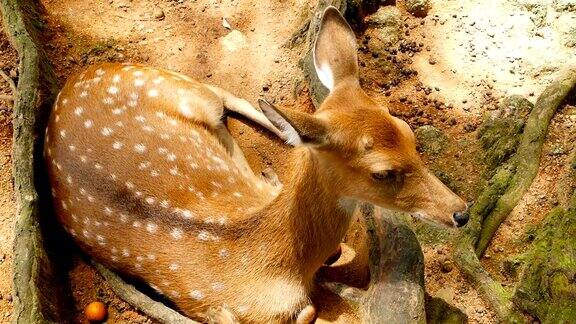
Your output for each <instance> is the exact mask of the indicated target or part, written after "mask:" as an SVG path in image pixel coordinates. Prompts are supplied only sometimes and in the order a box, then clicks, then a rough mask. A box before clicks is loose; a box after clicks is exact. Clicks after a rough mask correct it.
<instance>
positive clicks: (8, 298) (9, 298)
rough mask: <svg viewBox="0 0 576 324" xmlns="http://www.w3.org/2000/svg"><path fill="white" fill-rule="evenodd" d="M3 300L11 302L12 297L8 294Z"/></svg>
mask: <svg viewBox="0 0 576 324" xmlns="http://www.w3.org/2000/svg"><path fill="white" fill-rule="evenodd" d="M5 298H6V300H7V301H8V302H12V295H10V294H8V295H6V297H5Z"/></svg>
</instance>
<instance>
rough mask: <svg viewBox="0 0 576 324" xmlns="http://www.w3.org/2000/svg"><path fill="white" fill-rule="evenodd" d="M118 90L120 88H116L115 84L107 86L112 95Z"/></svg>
mask: <svg viewBox="0 0 576 324" xmlns="http://www.w3.org/2000/svg"><path fill="white" fill-rule="evenodd" d="M119 91H120V89H118V87H116V86H111V87H109V88H108V93H109V94H112V95H115V94H117V93H118V92H119Z"/></svg>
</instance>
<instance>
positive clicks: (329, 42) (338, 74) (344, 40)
mask: <svg viewBox="0 0 576 324" xmlns="http://www.w3.org/2000/svg"><path fill="white" fill-rule="evenodd" d="M357 52H358V49H357V45H356V36H355V35H354V32H353V31H352V28H350V25H348V23H347V22H346V20H345V19H344V17H342V15H341V14H340V12H339V11H338V9H336V8H334V7H332V6H330V7H328V8H326V10H324V14H323V15H322V22H321V23H320V30H319V31H318V36H316V43H315V44H314V50H313V57H314V67H315V68H316V74H317V75H318V78H319V79H320V81H321V82H322V84H323V85H324V86H325V87H326V88H328V89H329V90H330V91H332V90H333V89H334V87H335V86H336V85H337V84H338V83H339V82H342V80H344V79H347V78H353V79H355V80H358V53H357Z"/></svg>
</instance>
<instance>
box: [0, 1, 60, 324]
mask: <svg viewBox="0 0 576 324" xmlns="http://www.w3.org/2000/svg"><path fill="white" fill-rule="evenodd" d="M1 9H2V16H3V22H4V27H5V30H6V31H7V32H8V34H9V36H10V39H11V43H12V44H13V46H14V47H15V48H16V50H17V51H18V55H19V60H20V64H19V72H20V73H19V76H20V77H19V80H18V84H17V86H16V91H15V93H14V96H15V98H14V108H13V127H14V130H13V155H12V156H13V178H14V191H15V199H16V216H15V218H16V229H15V241H14V250H13V252H14V269H13V271H14V277H13V280H14V306H15V314H14V322H16V323H38V322H42V323H47V322H61V321H62V320H63V317H62V313H61V312H60V305H61V304H62V303H63V301H62V300H63V298H62V295H61V294H59V293H58V292H59V291H60V290H59V286H58V281H57V278H56V277H55V276H54V272H55V271H56V270H55V267H54V266H53V265H52V264H51V262H50V259H49V255H48V253H47V252H46V250H45V241H44V240H43V239H42V235H41V228H40V221H39V220H40V206H41V200H40V198H39V197H40V195H39V188H38V179H37V175H38V174H41V171H39V170H40V168H39V166H40V164H41V155H40V154H38V153H39V148H40V143H41V138H42V136H41V134H39V133H38V131H39V130H41V129H42V128H43V127H42V126H43V125H45V123H44V122H45V118H44V116H45V112H46V109H45V108H46V103H49V102H50V101H51V99H50V97H51V95H52V94H53V92H52V90H53V89H54V88H55V87H54V86H55V82H54V78H53V77H52V76H53V74H52V73H51V70H50V67H49V66H48V65H47V64H46V63H45V62H46V59H45V58H44V56H43V53H42V52H41V51H40V50H39V49H38V47H37V45H36V44H37V42H36V40H37V38H36V35H37V32H38V31H37V30H36V29H35V28H34V21H33V20H34V19H38V18H37V17H38V15H37V11H36V3H35V2H34V1H22V0H2V2H1Z"/></svg>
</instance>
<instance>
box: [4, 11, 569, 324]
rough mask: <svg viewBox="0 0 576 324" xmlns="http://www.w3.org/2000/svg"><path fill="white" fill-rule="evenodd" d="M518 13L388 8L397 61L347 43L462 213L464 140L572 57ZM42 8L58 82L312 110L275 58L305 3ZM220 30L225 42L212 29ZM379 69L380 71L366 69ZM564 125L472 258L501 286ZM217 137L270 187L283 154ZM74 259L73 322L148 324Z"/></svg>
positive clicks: (460, 283) (462, 291)
mask: <svg viewBox="0 0 576 324" xmlns="http://www.w3.org/2000/svg"><path fill="white" fill-rule="evenodd" d="M529 2H530V1H512V0H509V1H508V0H498V1H482V0H472V1H462V0H433V1H431V10H430V12H429V13H428V15H427V16H426V17H425V18H417V17H413V16H411V15H410V14H408V13H407V12H406V11H405V10H404V7H403V1H397V6H398V7H399V8H400V12H401V17H402V35H401V36H402V38H403V39H404V41H403V42H404V43H403V44H404V45H402V46H404V49H405V50H404V51H399V52H398V53H397V54H393V53H389V52H387V53H383V52H375V51H373V50H371V49H370V48H368V47H369V46H368V45H367V44H370V40H369V39H368V38H366V37H365V36H364V35H359V38H358V40H359V43H360V44H361V47H366V50H362V49H361V51H360V62H361V66H362V68H361V82H362V85H363V86H364V88H365V89H366V91H367V92H368V93H369V94H370V95H371V96H372V97H373V98H374V99H375V100H377V101H378V102H381V103H382V104H383V105H386V106H388V107H389V109H390V111H391V112H392V113H393V114H394V115H397V116H399V117H402V118H404V119H405V120H406V121H407V122H408V123H409V124H410V125H411V126H412V128H413V129H415V128H417V127H419V126H422V125H433V126H435V127H437V128H438V129H440V130H442V131H443V132H444V133H445V134H446V135H447V138H448V143H449V145H448V148H447V149H446V150H444V151H443V152H441V153H440V154H439V155H437V156H429V155H424V156H423V158H424V160H425V161H426V162H427V164H428V165H429V166H430V168H431V169H432V170H433V171H437V172H442V173H443V174H445V175H446V179H443V180H447V181H448V182H449V184H450V186H451V187H452V188H454V189H455V191H456V192H457V193H458V194H460V195H461V196H462V197H464V198H465V199H467V200H469V201H471V200H473V199H474V197H475V196H476V195H477V194H478V191H479V189H480V188H481V186H482V184H483V181H482V174H483V166H482V163H481V158H480V154H481V152H480V151H479V147H478V144H477V140H476V129H477V127H478V125H479V124H480V123H481V120H482V117H483V116H485V115H486V114H490V113H492V112H493V111H494V110H495V109H496V107H497V104H498V102H500V101H501V100H502V98H503V97H505V96H508V95H511V94H521V95H524V96H526V97H527V98H528V99H529V100H530V101H532V102H534V101H535V99H536V97H537V95H538V94H539V93H540V92H541V91H542V90H543V89H544V87H545V86H546V85H547V84H548V83H549V82H550V81H551V80H552V79H553V78H554V76H555V75H556V72H557V71H558V69H559V68H561V67H563V66H564V65H566V64H567V62H568V61H569V60H570V59H571V57H573V56H574V54H575V51H576V50H575V48H574V43H570V42H571V39H569V38H567V37H568V36H567V35H568V34H569V33H568V32H567V31H566V29H568V28H569V27H570V26H572V27H575V26H576V23H571V21H572V20H571V19H576V18H575V17H576V15H575V14H573V13H572V12H570V11H562V10H561V8H560V9H559V8H557V7H553V6H552V4H548V3H547V4H543V7H542V5H534V6H529V5H528V3H529ZM532 2H533V1H532ZM41 3H42V4H43V5H44V6H45V12H44V19H45V21H44V22H43V24H44V40H45V44H46V45H45V49H46V50H47V53H48V56H49V57H50V59H51V60H52V64H53V66H54V68H55V71H56V74H57V76H58V78H59V80H60V81H61V82H64V81H65V79H66V77H67V76H68V75H70V74H71V73H73V72H76V71H78V70H80V69H82V68H83V67H84V66H86V65H89V64H93V63H96V62H101V61H117V62H125V61H132V62H143V63H146V64H149V65H153V66H160V67H164V68H168V69H172V70H175V71H178V72H181V73H184V74H187V75H190V76H192V77H194V78H195V79H198V80H200V81H202V82H207V83H213V84H216V85H219V86H221V87H223V88H226V89H228V90H229V91H231V92H233V93H235V94H237V95H239V96H241V97H244V98H246V99H247V100H249V101H251V102H255V101H256V99H257V98H259V97H261V96H264V97H267V98H270V99H271V100H272V101H274V102H276V103H277V104H280V105H284V106H288V107H293V108H295V109H300V110H305V111H311V110H312V109H313V108H312V103H311V101H310V100H309V98H308V91H307V89H306V86H305V84H304V80H303V77H302V73H301V71H300V69H299V68H298V66H297V64H298V60H299V59H300V58H301V57H302V55H303V53H302V52H301V49H298V48H296V49H289V48H287V47H284V46H282V45H283V44H285V42H286V41H287V40H288V39H289V38H290V36H291V34H292V33H293V32H294V31H295V30H296V29H297V28H298V27H300V25H301V24H302V22H303V21H305V19H306V18H307V17H308V15H309V14H310V12H311V11H312V10H313V8H314V5H315V1H305V0H292V1H281V0H272V1H254V0H244V1H241V0H150V1H133V0H106V1H103V0H77V1H67V0H42V1H41ZM539 6H540V7H539ZM534 8H536V9H538V10H536V9H534ZM79 13H81V14H79ZM224 19H225V21H226V23H228V24H229V25H230V26H231V28H230V29H229V28H226V27H225V26H224V25H225V24H226V23H223V22H224ZM575 21H576V20H575ZM566 25H568V27H566ZM365 45H366V46H365ZM0 51H1V57H0V68H1V69H2V70H3V71H4V72H6V73H7V74H9V75H10V73H12V75H13V76H14V77H16V75H15V74H14V73H15V69H14V67H15V64H16V63H17V62H16V60H17V57H16V54H15V52H14V50H13V49H11V48H10V47H9V45H8V44H7V41H6V39H5V37H4V36H2V38H0ZM385 56H386V57H385ZM383 59H385V60H386V62H387V63H386V64H379V63H378V62H381V61H382V60H383ZM390 61H392V63H390ZM13 71H14V72H13ZM390 71H393V72H392V73H390ZM394 71H396V72H397V73H394ZM9 93H10V91H9V87H8V86H7V84H6V83H5V82H1V83H0V94H9ZM10 112H11V110H10V103H9V102H4V101H0V166H1V170H0V322H5V321H8V320H10V314H11V312H12V308H11V307H12V306H11V302H10V301H9V299H10V298H9V297H10V294H11V280H12V279H11V267H12V264H11V241H12V238H13V223H14V222H13V210H14V201H13V198H12V182H11V178H10V163H11V160H10V146H11V123H10V118H9V115H10ZM575 123H576V107H573V106H571V105H564V106H563V107H561V109H560V110H559V111H558V113H557V114H556V116H555V117H554V119H553V121H552V123H551V126H550V133H549V135H548V138H547V140H546V143H545V146H544V151H543V155H542V162H541V167H540V171H539V174H538V176H537V178H536V179H535V181H534V183H533V184H532V186H531V188H530V190H529V192H528V193H527V194H526V195H525V196H524V198H523V199H522V200H521V202H520V204H519V205H518V206H517V207H516V208H515V209H514V211H513V212H512V214H511V215H510V217H509V218H508V219H507V220H506V221H505V223H504V224H503V225H502V226H501V228H500V229H499V231H498V232H497V234H496V236H495V238H494V240H493V242H492V244H491V246H490V247H489V249H488V252H487V254H486V256H485V257H484V258H483V259H482V262H483V264H484V265H485V266H486V267H487V269H488V270H489V271H490V273H491V274H492V275H494V276H495V277H497V278H498V279H499V280H501V281H503V282H504V283H511V282H512V281H513V280H514V278H509V277H507V276H506V275H505V274H504V273H503V271H502V263H503V261H505V260H506V259H507V258H509V257H511V256H513V255H515V254H516V253H520V252H523V251H524V250H525V249H526V248H527V246H528V245H527V243H526V240H525V235H526V234H525V233H526V231H527V230H528V229H530V228H531V227H534V226H537V224H538V223H539V222H540V221H541V220H542V218H543V216H544V215H545V214H546V213H547V212H548V211H549V210H550V209H551V208H552V207H553V206H555V205H557V204H559V203H562V202H563V199H564V197H563V195H562V193H560V194H557V191H558V190H559V189H560V186H561V184H562V182H563V175H565V174H566V173H567V172H566V171H567V170H566V166H567V161H568V157H569V156H570V155H571V153H572V152H573V150H574V147H573V143H574V140H576V127H574V126H575V125H574V124H575ZM229 127H230V128H231V129H232V133H233V135H234V136H235V137H236V138H237V140H238V141H239V144H240V146H241V147H242V148H243V150H244V153H245V155H246V156H247V158H248V160H249V162H250V163H251V165H252V166H253V168H254V170H255V171H256V172H259V171H261V170H262V169H263V168H266V167H270V166H271V167H273V168H274V169H275V170H276V171H277V172H278V173H279V175H280V177H281V178H282V174H283V172H282V171H283V163H282V161H283V159H282V157H283V156H284V155H285V152H286V149H287V148H286V147H285V146H284V145H282V144H281V143H280V142H278V141H277V140H275V139H273V138H272V137H271V136H269V135H267V134H265V133H263V132H260V131H258V130H256V129H255V128H254V127H252V126H249V125H246V124H245V123H243V122H242V121H238V120H230V121H229ZM560 191H561V190H560ZM423 250H424V253H425V262H426V289H427V292H428V293H429V294H431V295H432V296H434V297H440V298H442V299H444V300H445V301H447V302H448V303H449V304H451V305H453V306H455V307H457V308H459V309H461V310H462V311H463V312H464V313H466V314H467V316H468V317H469V321H470V322H471V323H494V322H496V320H495V319H494V314H493V313H492V311H490V310H489V309H487V307H486V305H485V304H484V302H483V301H482V299H481V298H480V297H479V295H478V292H477V291H476V290H475V289H473V288H472V287H471V286H470V285H469V284H468V282H467V281H466V280H464V278H463V277H462V276H461V275H460V274H459V272H458V271H457V269H453V270H451V271H445V269H443V266H442V264H444V263H445V261H446V260H449V259H450V257H451V247H450V246H448V245H442V244H424V245H423ZM345 252H346V253H345V256H344V258H343V260H340V261H339V262H340V263H339V264H341V263H342V262H344V261H345V260H348V259H352V256H351V254H354V251H350V250H347V249H345ZM73 258H74V261H73V267H72V270H71V273H70V279H71V286H72V292H73V298H74V300H75V301H76V311H77V314H78V316H77V318H76V320H77V321H78V322H82V321H85V319H84V318H83V315H82V310H83V308H84V307H85V306H86V305H87V303H89V302H90V301H93V300H96V299H98V300H102V301H104V302H105V303H107V304H108V306H109V309H110V312H111V314H110V322H119V323H126V322H130V323H148V322H151V321H150V320H149V319H147V318H146V317H145V316H143V315H142V314H140V313H139V312H137V311H135V310H133V309H132V308H131V307H130V306H129V305H127V304H126V303H124V302H123V301H121V300H120V299H118V298H117V297H115V296H114V294H113V293H112V292H111V290H110V289H109V288H108V287H107V286H106V284H105V283H104V282H103V280H102V279H101V278H100V277H99V276H98V275H97V274H96V273H95V271H94V270H93V269H92V268H91V267H90V266H89V265H87V263H86V260H84V259H83V258H81V257H79V256H73ZM323 296H326V295H323ZM337 307H344V306H343V304H342V303H340V302H339V301H338V300H337V299H336V297H334V296H331V297H329V298H325V300H324V301H323V302H322V303H321V306H320V309H321V315H320V320H319V322H339V323H350V322H353V321H354V320H355V315H354V314H353V311H352V310H350V309H346V308H338V309H336V308H337Z"/></svg>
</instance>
